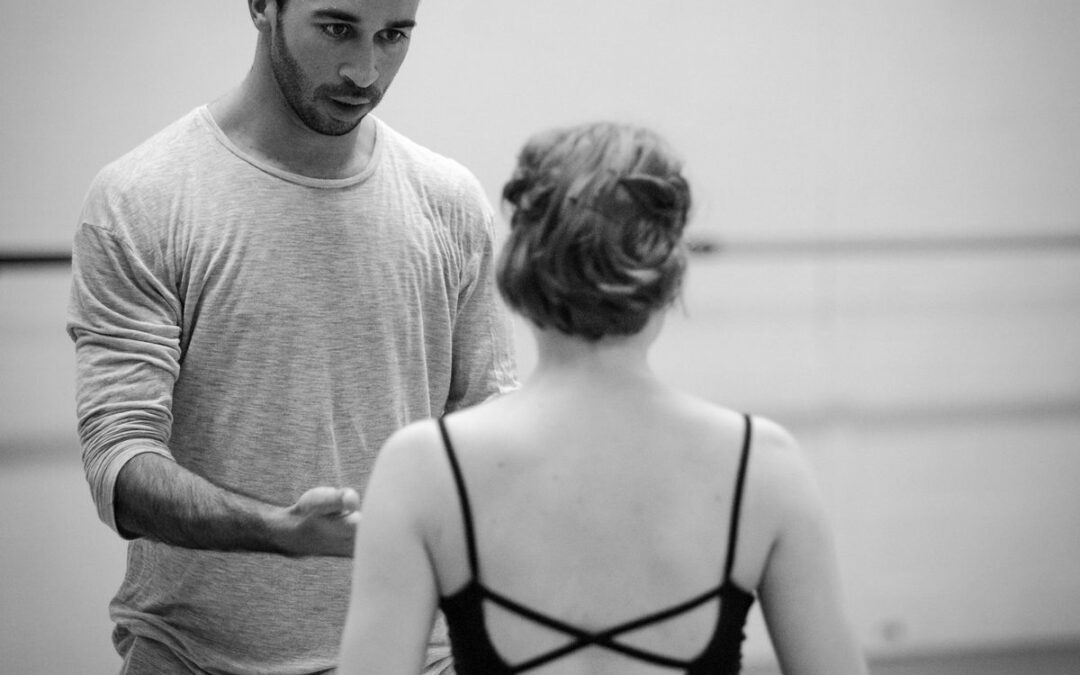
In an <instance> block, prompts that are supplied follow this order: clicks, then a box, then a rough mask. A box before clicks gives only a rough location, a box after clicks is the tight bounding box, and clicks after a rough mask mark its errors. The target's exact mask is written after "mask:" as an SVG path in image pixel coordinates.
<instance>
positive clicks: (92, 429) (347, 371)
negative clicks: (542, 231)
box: [68, 107, 516, 673]
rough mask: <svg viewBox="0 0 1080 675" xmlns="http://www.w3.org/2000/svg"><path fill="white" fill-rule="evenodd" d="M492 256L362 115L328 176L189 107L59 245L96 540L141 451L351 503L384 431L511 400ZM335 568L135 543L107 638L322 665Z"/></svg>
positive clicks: (436, 185) (474, 188)
mask: <svg viewBox="0 0 1080 675" xmlns="http://www.w3.org/2000/svg"><path fill="white" fill-rule="evenodd" d="M492 248H493V215H492V211H491V208H490V205H489V204H488V202H487V200H486V199H485V197H484V195H483V191H482V189H481V188H480V186H479V184H478V182H477V181H476V179H475V178H474V177H473V176H472V175H471V174H470V173H469V172H468V171H466V170H465V169H464V168H463V167H461V166H460V165H459V164H457V163H455V162H453V161H451V160H448V159H446V158H444V157H441V156H439V155H437V154H435V153H433V152H431V151H429V150H426V149H424V148H422V147H420V146H419V145H417V144H415V143H413V142H411V141H410V140H408V139H406V138H405V137H403V136H401V135H400V134H398V133H396V132H395V131H393V130H392V129H390V128H389V127H388V126H387V125H385V124H384V123H382V122H381V121H379V120H376V140H375V147H374V151H373V155H372V158H371V161H370V162H369V164H368V166H367V167H366V168H365V169H364V170H363V172H362V173H360V174H359V175H356V176H353V177H351V178H347V179H341V180H319V179H312V178H307V177H303V176H299V175H294V174H290V173H287V172H284V171H281V170H279V169H277V168H274V167H272V166H269V165H267V164H265V163H262V162H260V161H259V160H257V159H255V158H253V157H251V156H249V155H247V154H245V153H244V152H243V151H242V150H240V149H239V148H237V147H236V146H235V145H234V144H232V143H231V142H230V141H229V139H228V138H227V137H226V136H225V134H224V133H223V132H222V131H221V129H220V128H219V127H218V126H217V125H216V123H215V122H214V120H213V118H212V117H211V115H210V113H209V111H208V110H207V108H206V107H201V108H198V109H196V110H194V111H193V112H191V113H190V114H188V115H187V116H185V117H184V118H182V119H181V120H179V121H177V122H176V123H174V124H173V125H171V126H169V127H168V128H166V129H165V130H163V131H162V132H160V133H159V134H157V135H156V136H154V137H153V138H152V139H150V140H149V141H147V142H146V143H144V144H143V145H141V146H140V147H138V148H136V149H135V150H134V151H132V152H131V153H129V154H127V155H126V156H124V157H123V158H121V159H120V160H118V161H116V162H114V163H112V164H111V165H109V166H108V167H106V168H105V169H104V170H102V172H101V173H100V174H99V175H98V177H97V178H96V179H95V181H94V183H93V185H92V187H91V189H90V192H89V195H88V196H87V199H86V203H85V206H84V209H83V213H82V217H81V222H80V226H79V228H78V230H77V234H76V236H75V242H74V264H73V272H74V277H73V284H72V295H71V302H70V308H69V323H68V330H69V333H70V334H71V336H72V338H73V339H74V340H75V343H76V354H77V375H78V387H77V403H78V417H79V431H80V435H81V438H82V443H83V461H84V464H85V467H86V473H87V478H88V481H89V483H90V487H91V491H92V493H93V497H94V501H95V503H96V505H97V508H98V512H99V515H100V517H101V518H102V520H104V521H105V522H106V523H108V524H109V525H110V526H111V527H113V528H114V529H115V528H116V523H115V520H114V516H113V506H112V495H113V488H114V484H115V480H116V476H117V474H118V472H119V470H120V468H121V467H122V466H123V464H124V463H125V462H126V461H127V460H129V459H130V458H131V457H132V456H134V455H136V454H138V453H141V452H156V453H160V454H163V455H166V456H169V457H172V458H174V459H175V461H177V462H178V463H179V464H181V465H183V466H184V467H187V468H188V469H191V470H192V471H194V472H196V473H198V474H200V475H202V476H205V477H207V478H208V479H210V480H211V481H212V482H214V483H215V484H217V485H220V486H222V487H225V488H229V489H233V490H236V491H238V492H242V493H245V494H248V495H251V496H253V497H256V498H260V499H263V500H265V501H269V502H273V503H278V504H289V503H292V502H294V501H295V500H296V499H297V498H298V497H299V496H300V495H301V494H302V493H303V492H304V491H305V490H307V489H308V488H311V487H314V486H316V485H342V486H354V487H356V488H358V489H360V490H362V489H363V487H364V485H365V484H366V481H367V476H368V473H369V472H370V470H371V468H372V464H373V462H374V459H375V454H376V452H377V450H378V448H379V446H380V445H381V444H382V442H383V441H384V440H385V439H386V438H387V437H388V436H389V435H390V434H391V433H392V432H393V431H394V430H396V429H398V428H399V427H401V426H403V425H405V424H406V423H408V422H411V421H413V420H417V419H421V418H425V417H430V416H432V415H438V414H441V413H443V412H444V411H450V410H454V409H457V408H461V407H464V406H468V405H472V404H475V403H478V402H480V401H482V400H484V399H486V398H488V397H490V396H492V395H494V394H496V393H500V392H504V391H507V390H509V389H511V388H513V387H514V386H515V384H516V382H515V375H514V364H513V355H512V347H511V331H510V325H509V318H508V316H507V314H506V313H505V311H504V309H503V307H502V305H501V304H500V303H499V302H498V300H497V292H496V290H495V285H494V278H493V277H494V275H493V251H492ZM350 565H351V561H349V560H344V559H331V558H309V559H299V560H294V559H289V558H285V557H281V556H275V555H267V554H257V553H215V552H207V551H196V550H190V549H183V548H178V547H174V546H169V545H166V544H161V543H157V542H153V541H149V540H146V539H136V540H134V541H132V542H131V543H130V551H129V556H128V568H127V572H126V575H125V577H124V581H123V584H122V586H121V588H120V590H119V592H118V593H117V595H116V597H115V599H114V600H113V603H112V606H111V610H112V616H113V618H114V620H115V621H116V622H117V635H116V639H117V640H123V639H124V638H125V637H127V636H129V635H131V634H135V635H142V636H146V637H150V638H153V639H155V640H159V641H161V642H164V643H165V644H167V645H169V646H170V647H171V648H172V649H173V650H174V651H175V652H176V653H177V654H178V655H180V656H181V657H182V658H184V659H185V660H189V661H190V662H191V663H192V664H193V665H197V666H198V667H199V668H202V669H205V670H208V671H211V672H215V671H227V672H234V673H248V672H250V673H303V672H313V671H317V670H320V669H325V668H329V667H331V666H332V665H333V662H334V660H335V658H336V654H337V649H338V645H339V641H340V631H341V628H342V623H343V621H344V616H345V613H346V610H347V604H348V596H349V594H348V590H349V588H348V586H349V580H350Z"/></svg>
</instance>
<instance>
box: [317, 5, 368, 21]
mask: <svg viewBox="0 0 1080 675" xmlns="http://www.w3.org/2000/svg"><path fill="white" fill-rule="evenodd" d="M314 14H315V16H316V17H317V18H319V19H336V20H337V21H343V22H345V23H360V17H358V16H356V15H355V14H352V13H350V12H346V11H345V10H343V9H333V8H329V9H318V10H315V12H314Z"/></svg>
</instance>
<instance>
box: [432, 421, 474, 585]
mask: <svg viewBox="0 0 1080 675" xmlns="http://www.w3.org/2000/svg"><path fill="white" fill-rule="evenodd" d="M438 422H439V432H440V433H442V439H443V447H445V448H446V457H447V458H448V459H449V460H450V468H451V469H452V470H453V472H454V483H456V484H457V491H458V499H459V500H460V501H461V518H462V520H463V521H464V522H465V544H466V546H468V550H469V570H470V571H471V572H472V575H473V578H474V579H477V580H478V579H479V577H480V575H479V567H478V564H477V555H476V535H475V533H474V532H473V520H472V509H471V508H470V507H469V493H468V492H467V491H466V490H465V478H464V477H463V476H462V474H461V467H460V466H459V465H458V461H457V456H456V455H455V454H454V446H453V444H451V443H450V434H448V433H447V432H446V424H445V423H444V422H443V418H442V417H439V418H438Z"/></svg>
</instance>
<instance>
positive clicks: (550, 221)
mask: <svg viewBox="0 0 1080 675" xmlns="http://www.w3.org/2000/svg"><path fill="white" fill-rule="evenodd" d="M681 168H682V166H681V163H680V162H679V161H678V159H676V158H675V157H674V156H673V154H672V153H671V151H670V149H669V148H668V146H667V144H666V143H664V141H663V140H662V139H661V138H660V137H659V136H657V135H656V134H655V133H653V132H651V131H649V130H648V129H643V128H640V127H634V126H628V125H619V124H608V123H601V124H588V125H583V126H578V127H572V128H568V129H557V130H554V131H549V132H546V133H543V134H539V135H537V136H535V137H533V138H532V139H531V140H530V141H529V142H528V143H527V144H526V145H525V148H524V149H523V150H522V152H521V154H520V156H519V157H518V164H517V168H516V169H515V171H514V175H513V176H512V177H511V179H510V180H509V181H508V182H507V184H506V186H505V187H504V188H503V195H502V196H503V199H504V200H505V201H506V203H507V204H508V205H509V206H510V209H511V219H510V236H509V238H508V240H507V242H506V245H505V246H504V248H503V251H502V254H501V257H500V260H499V266H498V273H497V275H498V282H499V289H500V291H501V292H502V294H503V297H504V298H505V299H506V301H507V303H509V305H510V306H511V307H512V308H513V309H514V310H515V311H517V312H518V313H520V314H521V315H523V316H524V317H526V318H527V319H529V320H531V321H532V322H533V323H535V324H536V325H538V326H540V327H541V328H549V327H550V328H555V329H556V330H558V331H560V332H562V333H565V334H567V335H575V336H579V337H582V338H585V339H588V340H598V339H600V338H602V337H605V336H609V335H632V334H634V333H637V332H638V331H640V330H641V329H642V328H643V327H644V326H645V324H646V323H647V322H648V320H649V317H650V316H651V315H652V313H653V312H655V311H657V310H658V309H661V308H664V307H666V306H668V305H669V304H670V303H671V302H672V301H673V300H674V299H675V297H676V295H677V294H678V291H679V287H680V284H681V282H682V276H683V272H684V270H685V268H686V253H685V249H684V247H683V245H682V232H683V228H684V227H685V225H686V218H687V211H688V209H689V207H690V189H689V186H688V185H687V183H686V180H685V179H684V178H683V177H682V175H681V174H680V171H681Z"/></svg>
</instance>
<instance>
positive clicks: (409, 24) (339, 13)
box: [314, 8, 416, 28]
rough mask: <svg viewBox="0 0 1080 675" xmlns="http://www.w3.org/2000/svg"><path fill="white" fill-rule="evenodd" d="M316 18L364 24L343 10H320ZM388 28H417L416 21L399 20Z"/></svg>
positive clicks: (316, 13) (316, 12)
mask: <svg viewBox="0 0 1080 675" xmlns="http://www.w3.org/2000/svg"><path fill="white" fill-rule="evenodd" d="M314 14H315V16H316V17H317V18H319V19H333V20H335V21H341V22H343V23H363V22H362V21H361V20H360V17H358V16H356V15H355V14H353V13H351V12H347V11H345V10H343V9H334V8H327V9H319V10H316V11H315V13H314ZM386 27H387V28H415V27H416V21H414V20H413V19H399V20H397V21H391V22H390V23H388V24H387V26H386Z"/></svg>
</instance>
